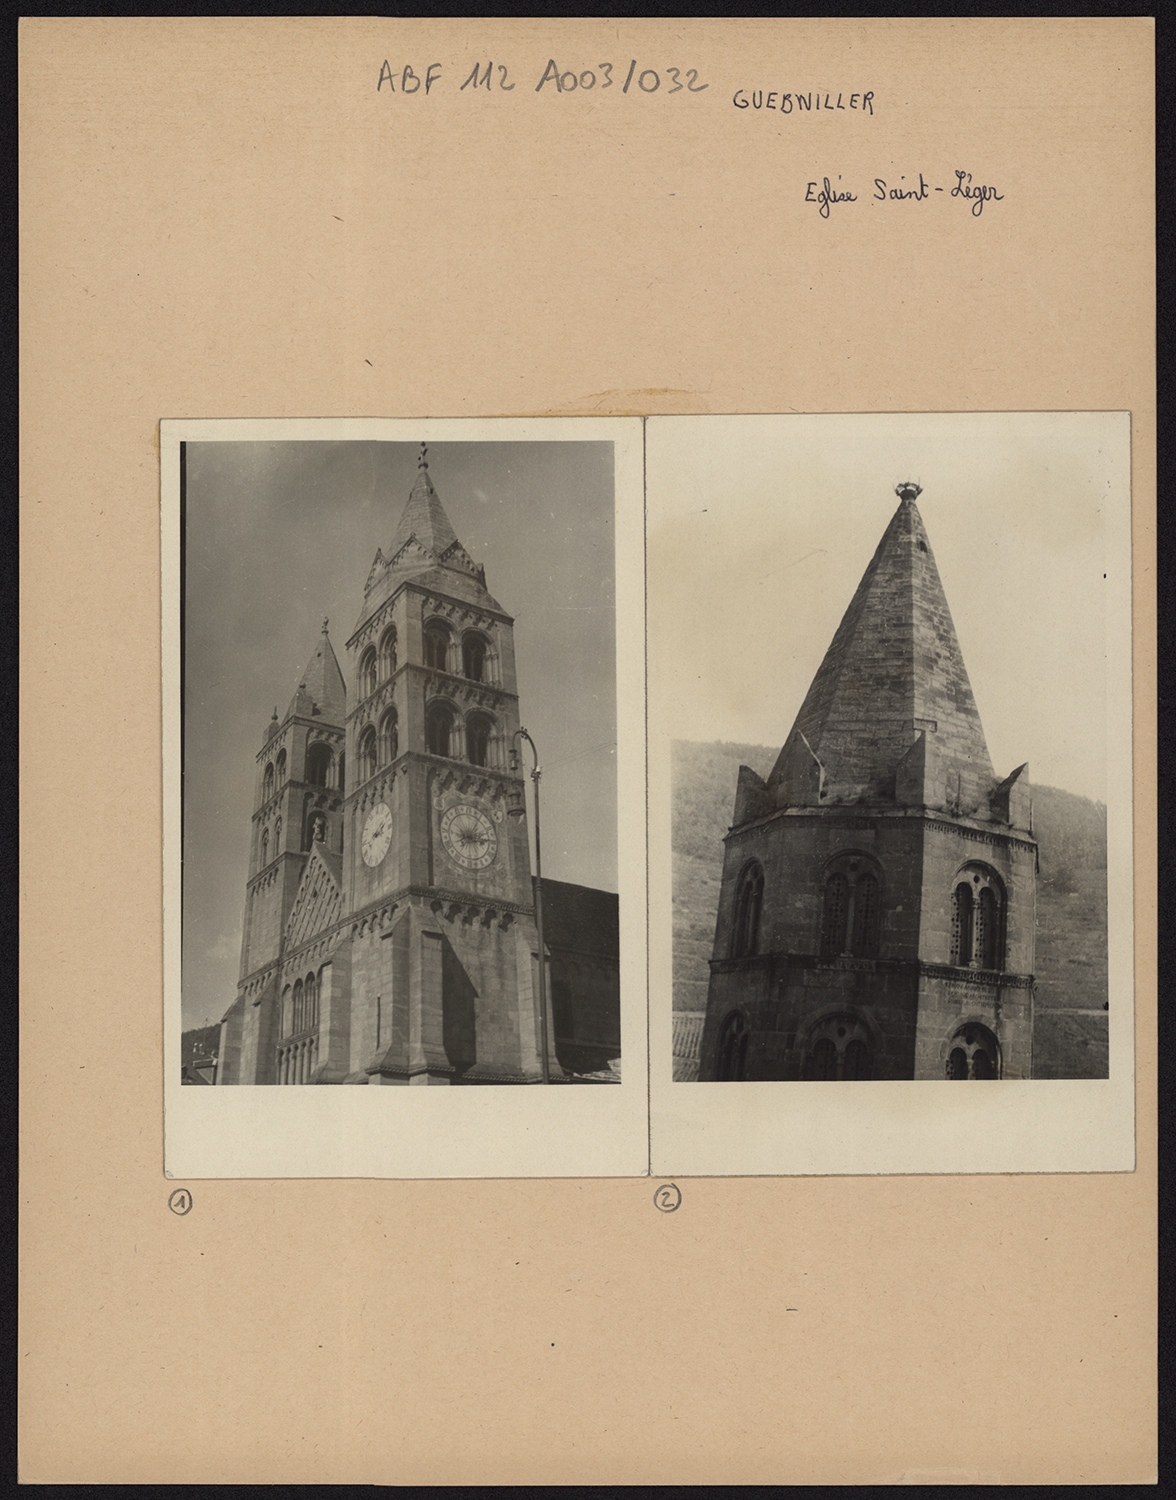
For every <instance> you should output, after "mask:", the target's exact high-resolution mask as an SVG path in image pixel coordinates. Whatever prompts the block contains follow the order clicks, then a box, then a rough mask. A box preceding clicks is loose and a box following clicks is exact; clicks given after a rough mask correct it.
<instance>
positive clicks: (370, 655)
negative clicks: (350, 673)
mask: <svg viewBox="0 0 1176 1500" xmlns="http://www.w3.org/2000/svg"><path fill="white" fill-rule="evenodd" d="M379 685H380V678H379V671H378V668H377V666H376V648H375V647H374V646H369V647H368V648H367V650H366V651H365V652H364V653H363V655H362V656H361V657H360V658H359V696H360V697H361V698H366V697H367V696H368V695H369V693H374V692H375V690H376V688H377V687H379Z"/></svg>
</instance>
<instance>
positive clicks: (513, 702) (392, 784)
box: [331, 445, 560, 1084]
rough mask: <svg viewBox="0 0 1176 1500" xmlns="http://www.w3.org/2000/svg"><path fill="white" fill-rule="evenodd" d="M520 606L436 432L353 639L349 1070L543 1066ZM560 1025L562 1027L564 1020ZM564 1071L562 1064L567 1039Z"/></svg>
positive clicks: (504, 1072) (466, 1077)
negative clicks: (513, 605)
mask: <svg viewBox="0 0 1176 1500" xmlns="http://www.w3.org/2000/svg"><path fill="white" fill-rule="evenodd" d="M512 630H513V621H512V619H511V617H510V616H509V615H507V614H506V613H505V612H504V610H503V609H502V606H501V605H500V604H499V603H498V602H497V600H496V599H494V597H493V596H492V595H491V594H490V592H489V590H488V589H487V587H486V577H485V572H484V570H483V569H482V568H481V567H480V566H478V564H476V563H475V562H474V561H473V559H472V558H471V557H470V555H469V553H468V552H466V550H465V548H464V547H463V546H462V544H461V543H460V542H459V541H458V539H457V536H456V534H455V533H454V530H453V527H452V526H451V525H450V523H449V518H448V517H447V516H446V514H445V511H444V509H443V508H442V505H441V501H440V499H439V498H438V496H437V492H436V490H435V489H434V487H433V482H432V479H431V478H430V475H429V468H428V457H427V451H426V450H425V448H424V446H423V445H422V449H421V456H420V461H419V465H418V471H417V477H416V482H415V483H414V484H413V487H412V490H411V492H410V494H409V497H408V504H407V505H406V506H405V509H404V513H403V515H402V516H401V518H400V522H399V525H398V526H397V528H396V531H395V533H394V535H393V537H392V541H391V544H390V546H389V547H388V550H387V552H386V553H385V552H384V551H383V550H378V551H377V552H376V556H375V560H374V562H373V563H372V568H371V572H370V573H369V575H368V579H367V583H366V585H365V587H364V594H363V604H362V607H361V609H360V612H359V619H358V621H357V622H356V627H355V630H354V633H353V634H352V636H351V639H350V640H349V641H348V642H347V651H348V656H349V660H350V661H351V663H352V664H353V665H352V680H353V683H354V688H353V692H352V696H351V700H350V703H349V707H348V713H347V722H346V741H347V752H346V753H347V764H348V767H349V768H350V770H349V786H348V791H347V797H346V801H345V803H344V807H343V825H344V849H345V854H344V861H343V899H344V906H345V910H346V912H347V914H348V918H349V921H350V930H351V954H350V986H351V1007H350V1036H349V1038H348V1041H347V1044H346V1046H344V1044H343V1041H342V1038H340V1041H339V1045H338V1047H336V1045H335V1043H334V1042H332V1049H331V1060H332V1063H334V1062H335V1061H336V1058H338V1065H339V1066H342V1059H343V1057H344V1056H345V1055H346V1056H347V1058H348V1067H347V1081H351V1082H367V1081H370V1082H372V1083H392V1084H449V1083H454V1082H462V1083H476V1082H485V1083H505V1082H529V1081H537V1080H538V1079H539V1077H540V1074H541V1067H540V1056H539V1050H538V1049H539V1042H538V1037H539V1017H538V1012H537V1009H536V994H537V989H538V969H537V965H538V961H539V960H538V936H537V932H536V924H535V912H534V892H533V889H532V880H531V867H530V853H529V847H528V833H527V819H526V812H525V803H524V797H523V781H522V777H521V775H520V773H519V771H518V770H517V760H516V756H515V744H516V741H515V733H516V731H517V730H518V728H519V710H518V692H517V686H516V682H515V661H514V640H513V634H512ZM547 1034H548V1036H549V1037H553V1036H554V1030H553V1027H552V1025H551V1023H550V1016H549V1018H548V1027H547ZM549 1068H550V1070H551V1073H552V1076H556V1077H558V1076H559V1073H560V1070H559V1066H558V1064H557V1063H556V1061H555V1057H554V1054H553V1053H551V1054H550V1056H549Z"/></svg>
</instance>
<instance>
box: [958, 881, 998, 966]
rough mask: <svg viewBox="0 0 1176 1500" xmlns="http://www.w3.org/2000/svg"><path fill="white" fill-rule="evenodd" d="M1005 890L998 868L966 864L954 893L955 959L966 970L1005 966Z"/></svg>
mask: <svg viewBox="0 0 1176 1500" xmlns="http://www.w3.org/2000/svg"><path fill="white" fill-rule="evenodd" d="M1004 947H1005V893H1004V885H1003V884H1002V882H1001V879H1000V876H999V875H997V873H996V871H995V870H990V869H989V868H988V866H987V865H980V864H970V865H965V866H964V868H963V869H962V870H961V871H960V872H959V874H958V875H957V876H956V878H955V885H954V887H953V888H952V893H951V962H952V963H953V964H954V965H956V967H957V968H962V969H967V968H971V969H996V970H1000V969H1003V968H1004Z"/></svg>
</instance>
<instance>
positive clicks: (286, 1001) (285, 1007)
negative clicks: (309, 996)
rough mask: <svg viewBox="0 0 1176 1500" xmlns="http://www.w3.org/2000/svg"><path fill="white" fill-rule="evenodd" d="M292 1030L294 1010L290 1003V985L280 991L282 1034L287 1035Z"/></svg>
mask: <svg viewBox="0 0 1176 1500" xmlns="http://www.w3.org/2000/svg"><path fill="white" fill-rule="evenodd" d="M293 1030H294V1010H293V1007H292V1005H291V992H290V986H289V985H287V986H286V988H285V989H284V990H283V991H282V1035H283V1036H289V1035H290V1033H291V1032H292V1031H293Z"/></svg>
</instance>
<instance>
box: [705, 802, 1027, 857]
mask: <svg viewBox="0 0 1176 1500" xmlns="http://www.w3.org/2000/svg"><path fill="white" fill-rule="evenodd" d="M785 820H787V821H788V822H790V823H793V822H795V823H824V824H832V825H833V826H834V827H836V828H844V829H846V830H847V831H850V832H852V831H853V830H855V829H857V830H861V829H868V828H878V827H881V826H882V825H884V824H898V823H905V824H910V823H920V824H921V825H922V826H923V827H924V828H929V829H934V830H935V831H936V832H943V833H954V834H959V835H960V836H961V837H963V838H968V839H972V840H974V841H975V842H977V843H986V844H1006V845H1016V846H1018V847H1019V848H1022V849H1036V848H1037V841H1036V840H1035V839H1033V838H1032V837H1030V836H1026V835H1025V834H1023V833H1021V834H1018V833H1013V832H1008V833H1006V832H1004V831H1003V830H1002V829H999V828H994V827H992V826H991V825H988V824H977V823H973V822H971V821H968V820H966V819H963V818H959V819H955V818H946V817H944V816H943V814H942V813H930V812H926V811H924V810H922V809H918V808H914V809H909V810H908V809H881V808H880V809H879V810H877V811H869V812H858V813H854V812H849V811H844V810H842V809H841V808H836V807H829V808H823V807H815V808H811V809H810V808H793V807H780V808H777V809H776V810H775V811H774V812H771V813H768V814H767V816H766V817H762V818H752V819H751V820H750V821H748V822H747V823H741V824H740V825H739V826H738V827H737V828H729V829H728V830H727V832H726V833H725V834H724V835H723V842H724V843H727V842H729V841H731V840H734V839H738V838H742V837H743V836H744V835H745V834H749V833H755V832H758V831H759V830H760V829H762V828H766V827H767V825H768V824H769V823H777V822H784V821H785Z"/></svg>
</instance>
